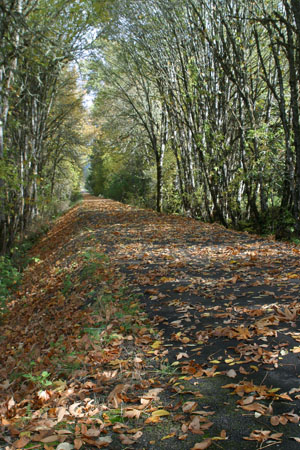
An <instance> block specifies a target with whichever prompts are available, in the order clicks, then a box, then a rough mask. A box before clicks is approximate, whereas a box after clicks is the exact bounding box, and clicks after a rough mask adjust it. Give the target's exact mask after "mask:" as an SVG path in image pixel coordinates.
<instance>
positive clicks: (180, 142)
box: [0, 0, 300, 254]
mask: <svg viewBox="0 0 300 450" xmlns="http://www.w3.org/2000/svg"><path fill="white" fill-rule="evenodd" d="M0 21H1V22H0V23H1V28H0V30H1V36H0V37H1V40H0V42H1V44H0V49H1V52H0V58H1V61H0V246H1V252H2V254H6V253H8V252H9V251H10V250H11V249H12V248H13V246H14V245H15V243H16V240H17V239H20V237H21V238H22V237H23V236H25V235H26V233H27V232H28V230H29V229H30V227H31V225H32V223H34V222H35V221H36V220H40V219H42V218H43V217H50V216H53V215H55V214H57V212H58V211H59V210H60V209H61V208H62V207H63V206H64V205H65V204H66V203H67V202H68V201H69V199H70V198H72V197H73V198H74V197H76V195H77V193H78V192H79V191H80V189H81V187H82V180H83V169H84V167H85V166H86V165H87V157H89V160H90V163H89V164H90V169H89V175H88V178H87V188H88V190H89V191H90V192H91V193H93V194H94V195H97V196H98V195H101V196H104V197H108V198H112V199H115V200H119V201H122V202H126V203H131V204H135V205H138V206H142V207H148V208H154V209H156V210H157V211H158V212H162V211H165V212H171V213H177V214H184V215H187V216H190V217H194V218H198V219H200V220H203V221H208V222H214V221H216V222H219V223H220V224H222V225H223V226H225V227H234V228H236V229H243V230H248V231H255V232H259V233H262V234H274V235H275V236H276V237H277V238H285V239H286V238H288V239H290V238H291V237H294V238H297V237H298V236H299V232H300V111H299V109H300V102H299V90H300V82H299V80H300V2H299V0H291V1H289V0H283V1H278V0H251V1H248V2H244V1H241V0H237V1H232V0H208V1H202V0H149V1H141V0H122V1H121V0H110V1H108V0H76V1H69V0H68V1H61V0H51V1H50V2H49V1H45V0H5V1H4V2H2V3H1V6H0ZM87 95H88V97H87ZM86 99H88V101H89V102H90V101H91V100H92V103H93V104H92V106H91V107H90V108H87V107H86V106H85V101H86Z"/></svg>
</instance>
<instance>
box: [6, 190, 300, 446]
mask: <svg viewBox="0 0 300 450" xmlns="http://www.w3.org/2000/svg"><path fill="white" fill-rule="evenodd" d="M31 253H32V255H31V256H33V257H34V260H35V263H32V264H31V265H30V266H29V267H28V268H27V270H26V271H25V273H24V277H23V281H22V285H21V286H20V288H19V289H18V290H17V292H16V293H15V294H14V296H13V297H12V299H11V302H10V304H9V310H10V312H9V314H8V315H6V316H4V317H3V320H2V323H1V330H2V336H1V338H0V412H1V419H0V448H1V447H5V445H6V444H9V447H8V448H9V450H13V449H14V448H25V447H26V446H27V447H28V448H29V447H30V448H45V449H46V448H49V450H50V449H51V450H52V449H54V448H56V447H54V446H53V445H56V444H53V445H52V444H49V443H50V442H54V441H57V442H61V443H62V442H65V443H71V444H70V445H71V446H72V445H73V444H74V447H75V448H76V449H77V448H78V449H79V448H81V449H82V450H92V449H93V448H102V447H104V446H106V447H107V446H108V448H109V449H112V450H125V449H133V450H198V449H202V450H203V449H205V448H208V447H209V448H211V449H212V450H218V449H224V450H233V449H234V450H239V449H242V450H248V449H249V450H251V449H257V448H259V449H264V448H268V447H270V446H272V447H273V446H274V447H275V448H279V449H281V450H296V449H298V448H299V442H300V429H299V422H300V420H299V415H300V414H299V411H300V383H299V375H300V372H299V369H300V365H299V355H300V330H299V324H300V321H299V314H300V305H299V302H298V300H299V283H300V264H299V254H300V249H299V247H296V246H293V245H289V244H285V243H279V242H274V241H271V240H265V239H262V238H259V237H255V236H250V235H247V234H244V233H237V232H234V231H231V230H226V229H224V228H223V227H221V226H219V225H209V224H204V223H201V222H199V221H196V220H192V219H188V218H183V217H178V216H168V215H163V214H162V215H158V214H156V213H155V212H153V211H150V210H141V209H135V208H132V207H130V206H127V205H123V204H120V203H118V202H113V201H111V200H105V199H98V198H95V197H91V196H89V195H85V196H84V201H83V202H82V203H81V204H79V205H78V206H76V207H75V208H73V209H72V210H71V211H69V212H67V213H66V214H65V215H64V216H63V217H61V218H60V219H59V220H58V221H57V222H56V223H55V225H54V226H53V228H52V229H51V230H50V231H49V233H48V234H47V236H45V237H44V238H43V239H41V241H40V242H39V243H38V244H37V245H35V246H34V248H33V249H32V252H31ZM103 254H106V255H107V256H108V258H104V257H103ZM121 284H123V285H124V286H125V287H126V289H124V290H123V291H122V290H120V285H121ZM128 288H129V293H130V294H128ZM132 293H134V294H135V295H134V296H133V297H132ZM105 295H106V297H105ZM136 295H138V298H139V301H140V304H141V305H142V308H143V310H144V311H146V313H147V315H148V316H149V317H150V319H151V323H150V324H149V320H148V318H147V317H146V316H145V313H144V312H143V311H140V309H139V308H138V305H139V303H138V302H137V301H136V298H135V296H136ZM105 299H106V300H105ZM105 302H106V303H105ZM122 305H123V306H122ZM122 308H123V309H122ZM133 311H134V312H133ZM43 374H44V376H45V377H46V378H47V380H45V379H41V376H42V377H43ZM48 378H51V382H50V385H51V386H50V388H49V389H50V390H49V391H48V390H47V387H45V386H48V385H47V384H45V381H48ZM39 385H41V386H42V387H43V389H44V390H43V391H40V387H39ZM295 438H296V439H295ZM2 442H3V444H2ZM36 442H37V443H39V444H35V443H36ZM41 443H47V445H48V444H49V445H48V447H47V446H44V447H42V444H41ZM27 447H26V448H27Z"/></svg>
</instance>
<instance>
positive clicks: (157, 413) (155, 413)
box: [152, 409, 170, 417]
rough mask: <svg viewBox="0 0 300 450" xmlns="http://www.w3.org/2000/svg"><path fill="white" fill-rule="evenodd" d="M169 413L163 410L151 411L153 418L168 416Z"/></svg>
mask: <svg viewBox="0 0 300 450" xmlns="http://www.w3.org/2000/svg"><path fill="white" fill-rule="evenodd" d="M169 415H170V413H169V411H166V410H165V409H158V410H157V411H153V413H152V416H153V417H162V416H169Z"/></svg>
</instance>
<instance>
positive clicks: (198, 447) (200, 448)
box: [191, 439, 212, 450]
mask: <svg viewBox="0 0 300 450" xmlns="http://www.w3.org/2000/svg"><path fill="white" fill-rule="evenodd" d="M211 444H212V440H211V439H204V441H202V442H199V443H197V444H195V445H194V447H193V448H191V450H205V449H206V448H208V447H210V446H211Z"/></svg>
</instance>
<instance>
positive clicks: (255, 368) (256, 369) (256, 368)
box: [250, 366, 258, 372]
mask: <svg viewBox="0 0 300 450" xmlns="http://www.w3.org/2000/svg"><path fill="white" fill-rule="evenodd" d="M250 367H251V369H253V370H255V372H258V367H256V366H250Z"/></svg>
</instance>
